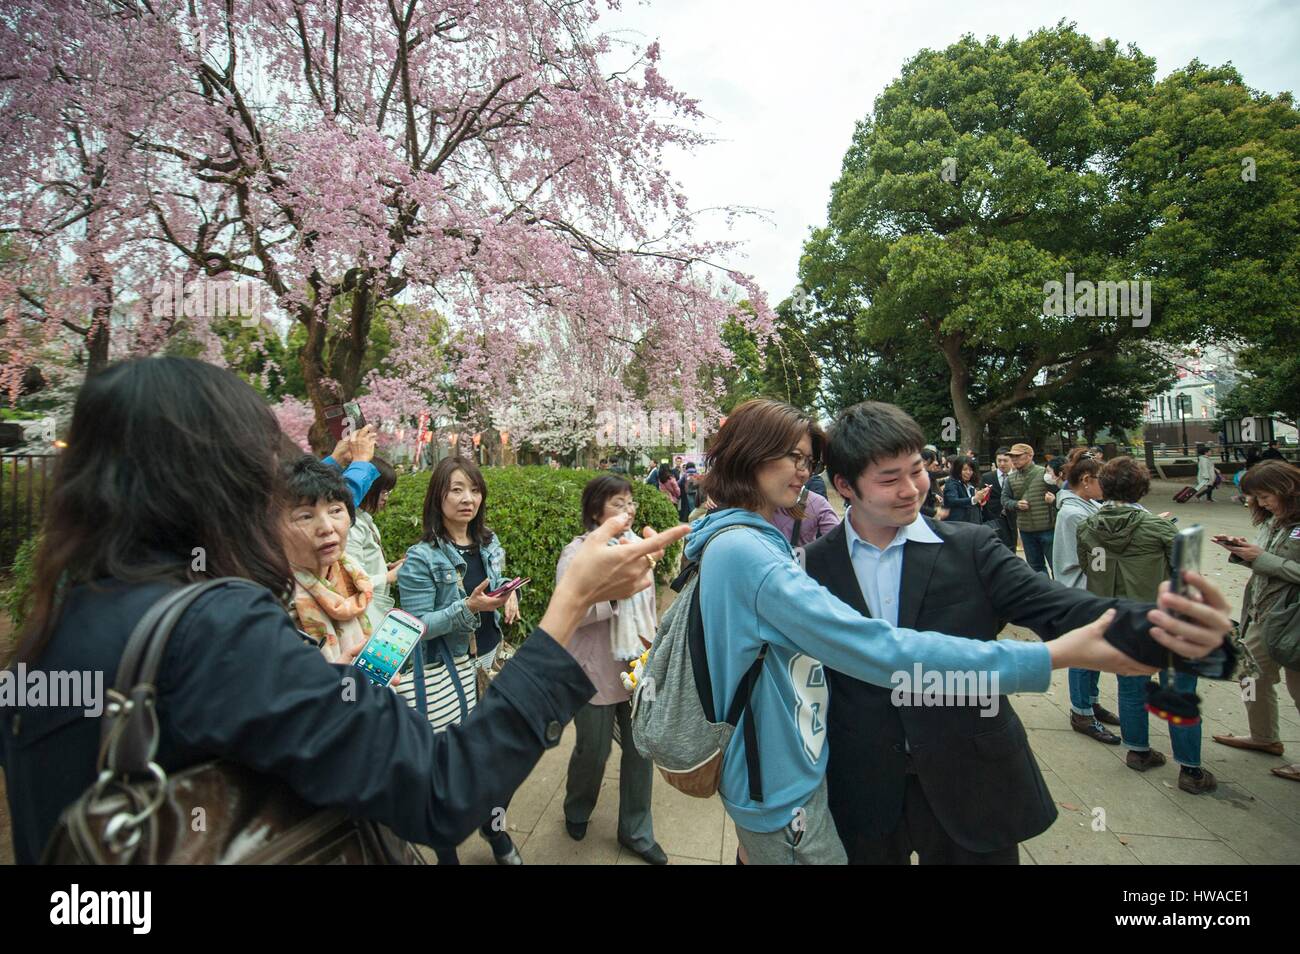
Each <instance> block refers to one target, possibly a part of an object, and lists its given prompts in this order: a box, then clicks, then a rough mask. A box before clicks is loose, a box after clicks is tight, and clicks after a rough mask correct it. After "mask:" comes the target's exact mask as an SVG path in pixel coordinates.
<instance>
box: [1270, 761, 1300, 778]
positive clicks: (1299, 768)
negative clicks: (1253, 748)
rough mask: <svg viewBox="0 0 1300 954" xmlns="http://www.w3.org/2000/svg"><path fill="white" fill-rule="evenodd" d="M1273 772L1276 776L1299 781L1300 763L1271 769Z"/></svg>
mask: <svg viewBox="0 0 1300 954" xmlns="http://www.w3.org/2000/svg"><path fill="white" fill-rule="evenodd" d="M1273 774H1274V775H1276V776H1277V777H1278V778H1289V779H1290V780H1291V781H1293V782H1300V764H1298V765H1284V766H1282V767H1281V768H1275V769H1273Z"/></svg>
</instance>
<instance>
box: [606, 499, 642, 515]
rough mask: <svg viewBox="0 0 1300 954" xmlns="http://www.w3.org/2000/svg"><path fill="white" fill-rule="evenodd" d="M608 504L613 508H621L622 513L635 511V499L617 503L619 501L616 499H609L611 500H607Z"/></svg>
mask: <svg viewBox="0 0 1300 954" xmlns="http://www.w3.org/2000/svg"><path fill="white" fill-rule="evenodd" d="M609 505H610V506H611V507H613V508H614V509H615V510H622V511H623V512H624V513H635V512H636V501H635V500H629V501H627V503H619V502H618V501H616V500H611V501H610V502H609Z"/></svg>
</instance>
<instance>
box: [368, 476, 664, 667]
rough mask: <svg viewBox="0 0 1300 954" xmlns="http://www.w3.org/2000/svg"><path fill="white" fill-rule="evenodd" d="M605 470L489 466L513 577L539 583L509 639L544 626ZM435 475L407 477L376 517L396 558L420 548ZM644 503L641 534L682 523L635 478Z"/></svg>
mask: <svg viewBox="0 0 1300 954" xmlns="http://www.w3.org/2000/svg"><path fill="white" fill-rule="evenodd" d="M600 474H601V472H600V471H597V470H552V469H551V468H549V467H485V468H483V477H484V479H485V480H486V481H487V485H488V502H487V523H488V526H489V527H491V528H492V529H493V531H495V532H496V535H497V537H498V538H499V539H500V540H501V545H502V547H504V548H505V551H506V571H507V573H509V575H510V576H512V577H514V576H527V577H531V578H532V583H530V584H528V586H526V587H524V588H523V589H522V590H521V591H520V594H519V600H520V602H519V611H520V615H521V617H522V619H521V621H520V622H519V623H517V624H515V626H514V627H513V628H509V627H508V628H507V629H508V631H507V633H506V636H507V637H508V638H509V639H510V640H511V641H512V642H519V641H520V640H522V639H523V638H524V637H525V636H527V635H528V633H529V632H530V631H531V630H532V628H533V627H534V626H536V625H537V623H538V621H539V620H540V619H541V618H542V613H543V612H545V610H546V604H547V603H548V602H549V601H550V598H551V592H552V591H553V590H554V589H555V564H556V562H557V561H558V560H559V558H560V551H561V550H563V549H564V548H565V546H567V545H568V543H569V541H570V540H572V539H573V538H574V537H575V536H577V535H578V534H580V533H582V532H583V526H582V506H581V502H582V488H583V487H585V486H586V485H587V482H588V481H589V480H591V479H592V478H593V477H599V476H600ZM429 476H430V472H429V471H427V470H426V471H422V472H420V473H417V474H404V475H401V476H399V477H398V478H397V487H396V488H395V489H394V490H393V492H392V493H391V494H389V497H388V506H386V507H385V508H384V509H383V510H381V511H380V512H379V514H378V515H377V516H376V517H375V523H376V524H377V525H378V526H379V532H380V534H381V535H382V537H383V544H384V552H385V554H386V555H387V557H388V559H389V560H390V561H391V560H396V559H400V558H401V557H402V556H403V555H404V554H405V553H406V551H407V549H408V548H409V547H411V546H413V545H414V544H415V543H417V542H418V541H419V539H420V534H421V521H422V515H423V513H424V495H425V493H426V491H427V490H428V487H429ZM632 494H633V497H634V498H635V500H636V503H637V513H636V522H635V524H634V526H633V529H635V530H636V531H638V532H640V530H641V528H642V527H644V526H646V525H647V524H649V525H650V526H653V527H654V528H655V529H657V530H664V529H667V528H668V527H672V526H676V525H677V524H678V523H679V522H680V520H679V518H678V516H677V508H676V507H674V506H673V502H672V501H671V500H670V499H668V497H667V496H665V495H664V494H663V493H662V492H660V491H659V490H658V489H656V488H654V487H650V486H649V485H647V484H645V483H642V482H641V481H638V480H633V481H632ZM681 550H682V544H681V543H675V544H673V545H672V546H671V547H670V548H669V549H668V552H667V553H665V554H664V559H662V560H660V561H659V566H658V567H657V568H656V570H655V576H656V579H657V581H658V582H660V583H666V582H668V580H670V579H671V578H672V576H673V574H674V572H675V571H676V567H677V563H678V560H679V558H680V555H681Z"/></svg>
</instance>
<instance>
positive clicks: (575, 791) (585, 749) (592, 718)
mask: <svg viewBox="0 0 1300 954" xmlns="http://www.w3.org/2000/svg"><path fill="white" fill-rule="evenodd" d="M615 720H617V721H618V734H619V739H620V746H621V747H622V749H623V756H622V759H621V760H620V761H619V765H618V840H619V841H620V842H622V843H623V844H625V845H627V846H628V847H629V848H631V849H632V850H633V851H645V850H646V849H648V848H650V847H651V846H653V845H654V843H655V833H654V825H653V824H652V822H651V820H650V788H651V785H652V783H653V781H654V763H653V762H651V761H650V760H649V759H644V758H642V757H641V753H640V752H638V751H637V750H636V746H635V745H633V744H632V704H631V703H630V702H619V703H616V704H614V705H612V706H594V705H591V704H590V703H588V704H587V705H585V706H583V707H582V708H581V709H579V710H578V714H577V715H576V716H574V717H573V726H574V729H575V730H576V732H577V740H576V742H575V743H574V746H573V755H572V756H570V757H569V782H568V786H567V787H566V790H565V794H564V818H565V821H570V822H574V823H576V824H584V823H586V822H588V821H590V820H591V813H592V811H594V810H595V808H596V799H597V797H599V795H600V783H601V779H603V778H604V776H605V762H606V761H607V760H608V759H609V750H610V747H611V745H612V744H613V741H614V722H615Z"/></svg>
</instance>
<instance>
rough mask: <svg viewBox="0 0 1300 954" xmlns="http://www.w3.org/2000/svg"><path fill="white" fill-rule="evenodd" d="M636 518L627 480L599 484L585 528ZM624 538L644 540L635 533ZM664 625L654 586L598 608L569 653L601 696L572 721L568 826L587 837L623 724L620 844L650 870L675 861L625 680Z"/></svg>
mask: <svg viewBox="0 0 1300 954" xmlns="http://www.w3.org/2000/svg"><path fill="white" fill-rule="evenodd" d="M635 511H636V503H634V502H633V499H632V485H631V484H630V483H628V482H627V481H626V480H624V479H623V478H622V477H617V476H615V475H613V474H607V475H605V476H602V477H597V478H595V479H594V480H592V481H591V482H589V483H588V484H587V486H586V487H585V488H584V489H583V491H582V523H583V526H584V527H586V528H587V533H590V532H591V531H592V530H594V529H595V528H596V527H598V526H600V525H601V524H602V523H603V522H604V521H605V520H606V519H608V518H609V517H610V516H616V515H618V514H620V513H635ZM587 533H584V534H582V535H581V536H578V537H574V539H573V541H572V542H571V543H569V545H568V546H567V547H565V548H564V552H563V553H561V554H560V562H559V565H558V566H557V567H556V568H555V579H556V581H557V582H558V581H559V579H560V578H561V577H562V576H563V575H564V572H565V569H566V568H567V567H568V564H569V562H570V561H571V560H572V559H573V557H574V555H575V554H576V553H577V552H578V549H579V547H581V546H582V544H583V542H584V541H585V540H586V539H587ZM624 539H630V540H635V539H637V537H636V536H635V534H633V533H632V531H631V530H628V531H627V533H626V534H625V535H624ZM611 543H612V541H611ZM657 625H658V615H657V614H656V612H655V594H654V587H650V588H649V589H647V590H643V591H642V592H640V593H637V594H636V595H635V596H633V597H632V598H630V599H626V600H620V601H618V602H617V603H600V604H597V605H596V606H593V607H592V608H591V609H590V610H589V611H588V612H587V617H586V619H585V620H583V623H582V625H581V626H579V628H578V630H577V632H575V633H574V637H573V642H572V643H571V644H570V645H569V651H570V652H571V653H572V654H573V656H574V658H576V659H577V660H578V662H579V663H580V664H581V665H582V668H583V671H584V672H586V674H587V678H589V679H590V680H591V682H592V685H594V686H595V687H596V694H595V695H594V696H593V697H592V698H591V701H590V702H588V703H587V704H586V705H585V706H583V707H582V709H581V710H579V712H578V714H577V716H576V717H574V720H573V724H574V727H575V728H576V731H577V739H576V741H575V743H574V747H573V755H572V757H571V758H570V759H569V777H568V784H567V787H566V790H565V796H564V827H565V829H566V830H567V831H568V833H569V836H570V837H571V838H573V840H574V841H581V840H582V839H583V838H584V837H586V834H587V823H588V821H590V819H591V813H592V811H593V810H594V809H595V807H596V798H597V796H598V795H599V794H600V783H601V779H602V778H603V777H604V775H605V762H606V761H607V760H608V759H609V750H610V746H611V744H612V742H613V738H614V728H615V724H617V726H618V732H619V744H620V746H621V747H622V750H623V755H622V761H621V762H620V763H619V778H618V841H619V844H621V845H623V847H625V848H627V849H628V850H630V851H632V852H634V853H635V854H637V855H639V856H640V857H641V858H642V859H644V860H645V861H647V862H649V863H650V864H652V865H663V864H667V863H668V856H667V855H666V854H664V850H663V849H662V848H660V847H659V843H658V842H656V841H655V837H654V826H653V824H652V822H651V818H650V791H651V783H652V781H653V777H654V764H653V763H652V762H650V760H649V759H646V758H643V757H642V756H641V754H640V753H639V752H637V750H636V746H635V745H633V744H632V703H631V698H632V693H631V692H629V691H628V690H627V689H625V688H623V683H622V680H621V676H622V674H623V673H625V672H627V669H628V664H629V663H630V662H632V661H633V660H635V659H636V658H638V657H639V656H640V655H641V654H642V653H643V652H644V651H645V650H646V648H648V647H649V645H650V642H651V640H652V639H654V634H655V629H656V628H657Z"/></svg>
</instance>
